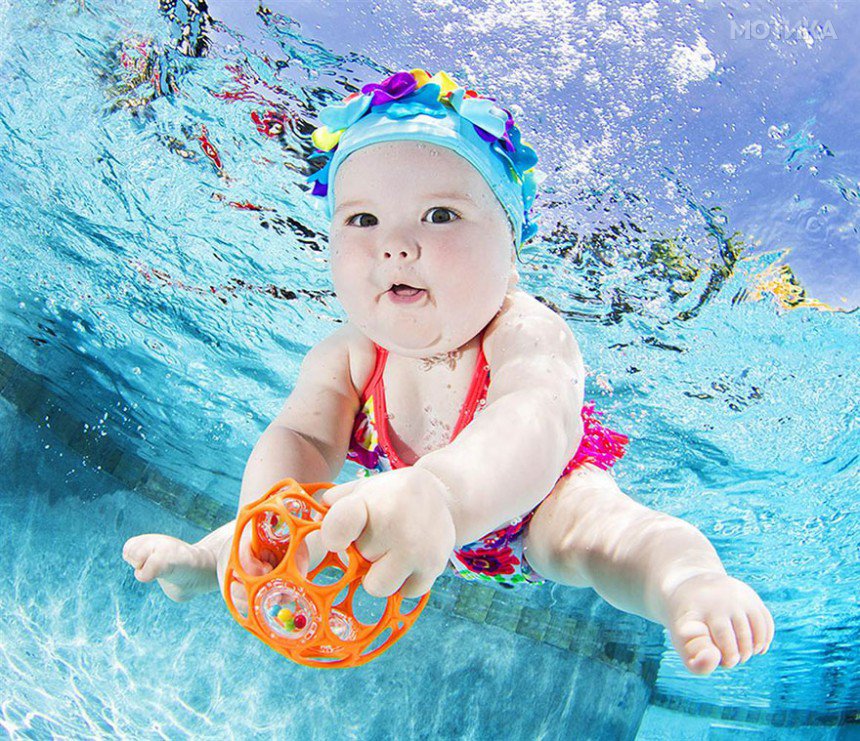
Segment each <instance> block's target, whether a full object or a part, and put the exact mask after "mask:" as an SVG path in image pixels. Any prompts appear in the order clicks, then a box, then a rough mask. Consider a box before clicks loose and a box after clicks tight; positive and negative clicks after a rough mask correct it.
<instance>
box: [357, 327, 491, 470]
mask: <svg viewBox="0 0 860 741" xmlns="http://www.w3.org/2000/svg"><path fill="white" fill-rule="evenodd" d="M483 340H484V334H483V332H481V338H480V341H479V345H478V359H477V361H476V363H475V370H474V371H473V373H472V381H471V384H470V386H469V391H468V393H467V394H466V400H465V401H464V402H463V406H462V407H461V408H460V416H459V417H458V419H457V424H456V425H455V426H454V432H453V434H452V435H451V440H454V438H456V437H457V435H459V434H460V431H461V430H462V429H463V428H464V427H465V426H466V425H467V424H469V422H471V421H472V418H473V417H474V416H475V410H476V409H477V408H478V404H479V403H480V402H481V401H483V400H484V399H485V398H486V396H487V388H488V387H489V384H490V379H489V375H490V368H489V366H488V365H487V359H486V358H485V357H484V347H483V344H484V343H483ZM373 347H374V349H375V350H376V364H375V365H374V368H373V373H371V375H370V378H369V379H368V381H367V383H366V384H365V387H364V391H362V393H361V403H362V406H363V405H364V403H365V402H366V401H367V399H368V398H370V397H371V396H372V397H373V398H374V403H375V412H376V413H375V417H376V419H375V420H374V422H375V423H376V431H377V434H378V435H379V445H380V446H381V447H382V449H383V451H385V454H386V455H387V456H388V460H389V461H390V463H391V467H392V468H405V467H406V466H407V465H408V464H406V463H404V462H403V461H402V460H401V459H400V457H399V456H398V455H397V453H395V452H394V447H393V446H392V445H391V442H390V440H389V437H388V417H387V409H386V402H385V384H384V383H383V380H382V373H383V371H384V370H385V361H386V360H387V359H388V350H386V349H385V348H384V347H380V346H379V345H377V344H376V343H375V342H374V343H373ZM449 442H450V441H449Z"/></svg>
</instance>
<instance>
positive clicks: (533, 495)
mask: <svg viewBox="0 0 860 741" xmlns="http://www.w3.org/2000/svg"><path fill="white" fill-rule="evenodd" d="M484 354H485V355H486V357H487V362H488V363H489V364H490V386H489V389H488V393H487V405H486V407H485V408H484V409H483V411H481V412H480V414H477V415H476V416H475V418H474V419H473V420H472V421H471V422H470V423H469V424H468V425H467V426H466V427H465V428H464V429H463V430H462V431H461V432H460V434H459V435H458V436H457V438H456V439H455V440H453V441H452V442H451V443H449V444H448V445H446V446H445V447H444V448H440V449H438V450H434V451H433V452H431V453H428V454H427V455H424V456H423V457H422V458H421V459H419V460H418V461H417V462H416V463H415V467H416V468H423V469H426V470H427V471H429V472H430V473H432V474H434V475H435V476H436V477H437V478H438V479H439V480H440V481H441V482H442V483H443V484H444V485H445V487H446V488H447V490H448V497H447V498H448V506H449V508H450V511H451V516H452V519H453V521H454V527H455V530H456V545H457V547H460V546H462V545H464V544H466V543H471V542H473V541H475V540H477V539H479V538H481V537H482V536H484V535H486V534H487V533H489V532H491V531H493V530H495V529H496V528H498V527H499V526H500V525H502V524H504V523H505V522H507V521H508V520H511V519H513V518H515V517H518V516H520V515H523V514H525V513H526V512H528V511H529V510H531V509H533V508H534V507H536V506H537V505H538V504H540V502H541V501H542V500H543V499H544V498H545V497H546V495H547V494H548V493H549V492H550V491H551V490H552V487H553V485H554V484H555V482H556V480H557V479H558V477H559V475H560V474H561V472H562V470H563V468H564V466H565V464H566V463H567V462H568V461H569V460H570V458H571V457H572V456H573V455H574V454H575V453H576V450H577V448H578V447H579V443H580V441H581V439H582V433H583V425H582V417H581V411H582V404H583V393H584V381H585V369H584V367H583V363H582V357H581V355H580V352H579V347H578V345H577V342H576V339H575V338H574V336H573V333H572V332H571V330H570V328H569V327H568V326H567V324H566V323H565V321H564V320H563V319H562V318H561V317H560V316H558V315H557V314H555V313H554V312H553V311H552V310H550V309H549V308H547V307H545V306H544V305H543V304H541V303H540V302H539V301H537V300H536V299H535V298H533V297H532V296H530V295H529V294H527V293H525V292H523V291H520V290H517V291H514V292H512V293H511V294H509V295H508V296H507V297H506V299H505V303H504V304H503V306H502V309H501V311H500V312H499V314H498V315H497V316H496V318H495V319H494V320H493V321H492V322H491V324H490V325H489V326H488V328H487V330H486V332H485V333H484Z"/></svg>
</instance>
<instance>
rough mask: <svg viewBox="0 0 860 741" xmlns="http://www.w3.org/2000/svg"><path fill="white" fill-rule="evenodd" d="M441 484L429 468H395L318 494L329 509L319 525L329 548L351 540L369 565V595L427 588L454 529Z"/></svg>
mask: <svg viewBox="0 0 860 741" xmlns="http://www.w3.org/2000/svg"><path fill="white" fill-rule="evenodd" d="M445 495H446V490H445V487H444V485H443V484H442V483H441V482H440V481H439V480H438V479H437V478H436V477H435V476H434V475H433V474H432V473H430V472H429V471H427V470H425V469H421V468H414V467H413V468H400V469H397V470H394V471H386V472H385V473H383V474H380V475H378V476H374V477H372V478H367V479H361V480H359V481H351V482H350V483H348V484H342V485H340V486H334V487H332V488H331V489H329V490H328V491H327V492H326V493H325V495H324V496H323V502H324V503H325V504H330V505H331V509H329V511H328V512H327V513H326V516H325V518H323V523H322V527H321V528H320V533H321V538H322V545H323V546H324V547H325V548H326V550H328V551H333V552H338V551H343V550H345V549H346V547H347V546H348V545H349V544H350V543H352V542H353V541H355V545H356V547H357V548H358V551H359V553H361V555H362V556H364V557H365V558H366V559H367V560H368V561H371V562H372V563H373V565H372V566H371V567H370V570H369V571H368V572H367V574H366V575H365V577H364V580H363V581H362V585H363V586H364V589H365V591H367V593H368V594H370V595H372V596H374V597H389V596H390V595H392V594H394V593H395V592H396V591H397V590H398V589H400V588H401V586H402V587H403V590H402V593H403V596H405V597H420V596H421V595H423V594H425V593H426V592H428V591H429V590H430V587H432V586H433V582H434V581H435V580H436V577H437V576H439V574H441V573H442V572H443V571H444V570H445V566H446V564H447V562H448V557H449V556H450V554H451V551H452V550H453V549H454V544H455V530H454V521H453V520H452V519H451V512H450V510H449V509H448V504H447V500H446V498H445Z"/></svg>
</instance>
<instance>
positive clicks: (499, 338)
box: [483, 288, 573, 366]
mask: <svg viewBox="0 0 860 741" xmlns="http://www.w3.org/2000/svg"><path fill="white" fill-rule="evenodd" d="M559 331H560V332H562V333H563V334H566V335H570V336H573V332H572V331H571V329H570V327H569V326H568V324H567V322H565V321H564V318H563V317H562V316H560V315H559V314H558V313H556V312H555V311H553V310H552V309H551V308H550V307H549V306H547V305H545V304H543V303H541V302H540V301H538V300H537V299H536V298H535V297H534V296H532V295H531V294H530V293H526V292H525V291H523V290H522V289H519V288H515V289H513V290H511V291H509V292H508V294H507V295H506V296H505V300H504V302H503V303H502V308H501V309H499V312H498V314H496V316H495V317H493V320H492V321H491V322H490V323H489V324H488V325H487V328H486V329H485V330H484V342H483V349H484V355H485V356H486V358H487V361H488V362H489V363H490V366H492V356H493V355H494V348H495V347H497V346H498V345H500V344H504V345H507V344H510V342H511V340H512V339H514V338H515V339H516V340H517V344H522V345H524V346H525V345H528V344H529V343H532V344H533V343H534V342H541V341H542V340H545V339H546V338H547V333H548V332H549V333H550V334H552V333H555V332H559Z"/></svg>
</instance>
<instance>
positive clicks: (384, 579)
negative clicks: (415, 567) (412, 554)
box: [361, 553, 412, 597]
mask: <svg viewBox="0 0 860 741" xmlns="http://www.w3.org/2000/svg"><path fill="white" fill-rule="evenodd" d="M411 573H412V572H411V570H410V569H408V568H405V567H404V566H403V559H399V558H395V557H394V556H393V555H392V554H391V553H386V554H385V555H384V556H383V557H382V558H380V559H379V560H378V561H375V562H374V563H373V564H372V565H371V567H370V569H368V571H367V574H365V577H364V579H363V580H362V582H361V585H362V586H363V587H364V591H365V592H367V593H368V594H369V595H370V596H371V597H390V596H391V595H392V594H394V593H395V592H396V591H397V590H398V589H400V587H401V586H402V585H403V582H405V581H406V579H408V578H409V576H410V575H411Z"/></svg>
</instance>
